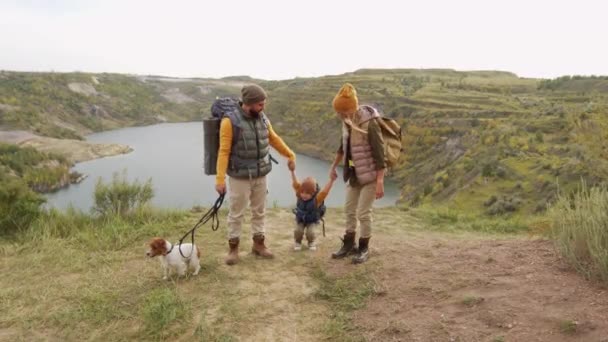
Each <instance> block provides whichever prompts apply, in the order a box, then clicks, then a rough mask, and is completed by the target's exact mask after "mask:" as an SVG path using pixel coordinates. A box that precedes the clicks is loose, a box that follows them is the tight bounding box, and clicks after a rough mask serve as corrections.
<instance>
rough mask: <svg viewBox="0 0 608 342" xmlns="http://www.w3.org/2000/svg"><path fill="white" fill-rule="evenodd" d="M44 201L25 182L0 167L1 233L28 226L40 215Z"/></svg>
mask: <svg viewBox="0 0 608 342" xmlns="http://www.w3.org/2000/svg"><path fill="white" fill-rule="evenodd" d="M42 203H44V199H43V198H42V197H41V196H40V195H38V194H36V193H35V192H33V191H32V190H31V189H30V188H28V186H27V184H25V182H23V181H22V180H21V179H19V178H17V177H14V176H10V175H8V174H7V173H6V171H5V170H4V169H3V168H2V167H0V235H7V234H12V233H15V232H17V231H21V230H24V229H26V228H28V227H29V225H30V223H31V222H32V221H34V220H35V219H36V218H37V217H38V216H39V215H40V212H41V211H42V209H41V205H42Z"/></svg>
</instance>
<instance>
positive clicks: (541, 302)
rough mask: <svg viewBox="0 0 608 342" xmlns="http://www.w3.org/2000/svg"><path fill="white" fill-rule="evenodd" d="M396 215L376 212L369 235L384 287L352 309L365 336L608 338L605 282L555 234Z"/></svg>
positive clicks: (393, 338) (406, 338)
mask: <svg viewBox="0 0 608 342" xmlns="http://www.w3.org/2000/svg"><path fill="white" fill-rule="evenodd" d="M392 220H393V219H391V218H390V216H388V215H387V216H385V217H379V220H378V221H379V222H377V225H379V226H381V227H382V228H381V229H380V230H381V232H379V233H377V234H375V237H374V238H373V239H374V244H373V247H374V253H373V260H374V261H375V262H376V265H377V267H376V269H375V270H374V271H373V272H374V277H375V279H376V282H377V284H378V285H377V286H378V288H379V291H378V294H377V295H376V296H375V297H374V298H373V299H372V300H370V301H369V303H368V305H367V307H366V308H365V309H363V310H360V311H359V312H357V313H356V314H355V324H356V325H357V326H358V327H359V328H360V329H361V331H362V332H363V335H364V336H365V337H366V339H367V340H369V341H552V342H554V341H597V342H606V341H608V291H607V290H606V288H605V287H603V286H601V285H600V284H596V283H593V282H590V281H587V280H585V279H583V277H581V276H580V275H579V274H577V273H575V272H574V271H573V270H572V269H571V268H570V267H569V266H568V265H567V264H566V263H565V262H564V261H563V260H561V259H560V258H559V256H558V255H557V254H556V252H555V250H554V249H553V246H552V244H551V242H550V241H547V240H542V239H532V238H530V237H526V236H519V237H506V238H504V237H503V238H492V237H484V236H480V235H474V234H463V235H458V236H455V235H453V234H446V233H444V234H439V233H432V232H424V231H419V230H411V229H408V228H411V227H412V226H415V225H416V224H419V223H416V221H415V220H414V219H413V218H409V219H408V218H407V217H406V218H404V220H403V221H402V223H400V224H396V222H391V221H392ZM334 272H337V273H339V272H342V270H337V271H334Z"/></svg>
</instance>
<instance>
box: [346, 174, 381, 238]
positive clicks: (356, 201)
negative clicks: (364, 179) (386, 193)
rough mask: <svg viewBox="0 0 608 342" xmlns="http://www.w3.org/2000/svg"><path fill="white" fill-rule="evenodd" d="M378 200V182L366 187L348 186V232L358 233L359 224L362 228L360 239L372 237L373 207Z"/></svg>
mask: <svg viewBox="0 0 608 342" xmlns="http://www.w3.org/2000/svg"><path fill="white" fill-rule="evenodd" d="M375 200H376V182H371V183H368V184H365V185H356V186H351V185H350V184H348V185H347V186H346V204H345V205H344V211H345V213H346V231H347V232H356V231H357V222H358V223H359V225H360V227H361V232H360V235H359V236H360V237H362V238H368V237H371V236H372V205H373V204H374V201H375Z"/></svg>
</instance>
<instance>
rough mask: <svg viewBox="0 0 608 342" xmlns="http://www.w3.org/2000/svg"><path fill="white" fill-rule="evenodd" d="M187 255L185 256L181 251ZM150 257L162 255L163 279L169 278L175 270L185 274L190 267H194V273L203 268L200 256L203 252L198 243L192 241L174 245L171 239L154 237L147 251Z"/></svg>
mask: <svg viewBox="0 0 608 342" xmlns="http://www.w3.org/2000/svg"><path fill="white" fill-rule="evenodd" d="M180 248H181V251H182V253H183V254H184V255H185V256H186V257H187V258H184V257H183V256H182V254H181V253H180V251H179V250H180ZM146 255H147V256H149V257H150V258H153V257H155V256H160V264H161V266H162V269H163V279H164V280H167V279H169V275H170V274H171V272H172V271H175V272H176V273H177V275H178V276H180V277H181V276H185V275H186V271H187V270H188V268H190V269H193V270H194V272H193V273H192V275H197V274H198V271H200V269H201V265H200V264H199V258H200V257H201V252H200V250H199V249H198V247H197V246H196V245H192V244H191V243H183V244H181V245H173V244H171V243H170V242H169V241H167V240H165V239H161V238H158V237H157V238H154V239H152V240H151V241H150V249H149V250H148V251H147V252H146Z"/></svg>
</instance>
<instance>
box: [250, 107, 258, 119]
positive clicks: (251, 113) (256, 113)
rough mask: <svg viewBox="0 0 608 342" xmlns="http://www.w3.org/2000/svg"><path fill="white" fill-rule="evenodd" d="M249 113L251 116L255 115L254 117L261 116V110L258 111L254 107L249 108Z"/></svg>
mask: <svg viewBox="0 0 608 342" xmlns="http://www.w3.org/2000/svg"><path fill="white" fill-rule="evenodd" d="M249 115H251V117H253V118H259V117H260V112H256V111H255V110H253V109H249Z"/></svg>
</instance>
